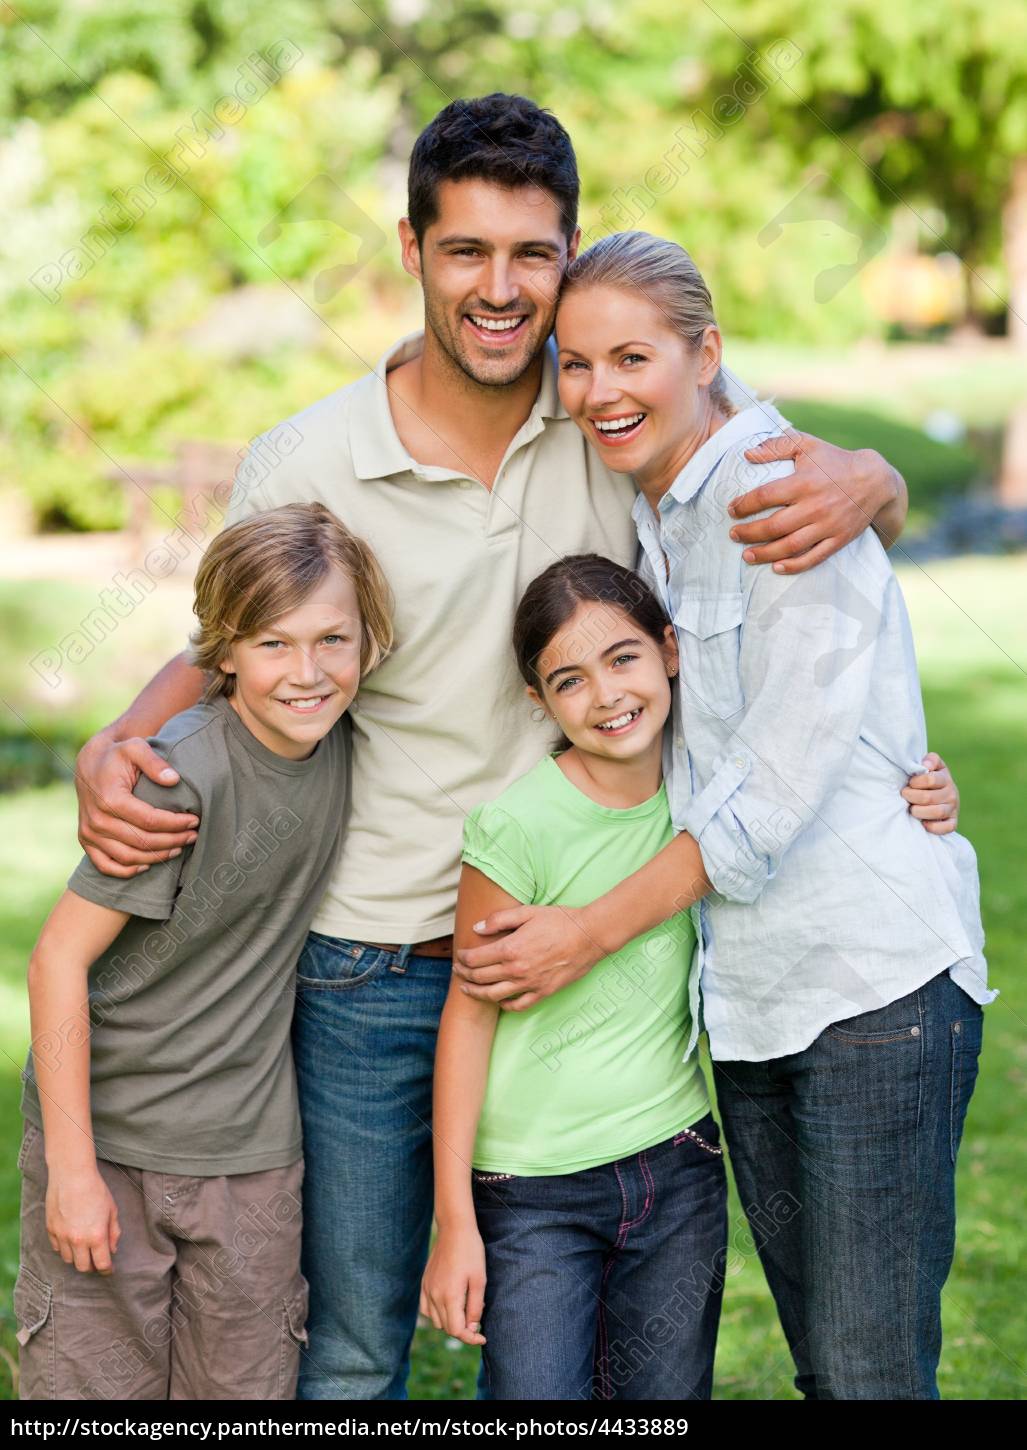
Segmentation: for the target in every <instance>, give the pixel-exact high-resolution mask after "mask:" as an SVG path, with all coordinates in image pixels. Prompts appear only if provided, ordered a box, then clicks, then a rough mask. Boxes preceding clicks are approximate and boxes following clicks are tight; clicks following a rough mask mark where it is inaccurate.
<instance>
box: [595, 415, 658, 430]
mask: <svg viewBox="0 0 1027 1450" xmlns="http://www.w3.org/2000/svg"><path fill="white" fill-rule="evenodd" d="M644 417H645V414H644V413H636V414H635V415H634V417H633V418H611V419H610V420H609V422H606V421H605V420H604V419H602V418H593V419H592V422H593V423H594V424H595V425H596V427H597V428H598V429H599V431H600V433H623V432H624V431H625V430H626V429H628V428H634V426H635V424H636V423H641V421H642V419H643V418H644Z"/></svg>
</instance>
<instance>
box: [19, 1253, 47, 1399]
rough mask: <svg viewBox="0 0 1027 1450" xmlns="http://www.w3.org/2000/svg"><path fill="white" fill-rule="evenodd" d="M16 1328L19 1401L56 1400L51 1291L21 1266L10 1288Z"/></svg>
mask: <svg viewBox="0 0 1027 1450" xmlns="http://www.w3.org/2000/svg"><path fill="white" fill-rule="evenodd" d="M14 1318H15V1322H16V1324H17V1326H18V1345H19V1348H20V1353H19V1356H18V1362H19V1366H20V1379H21V1384H20V1390H19V1394H20V1397H21V1399H23V1400H52V1399H54V1398H56V1383H57V1350H56V1344H55V1342H54V1323H53V1287H52V1285H50V1284H45V1283H44V1282H43V1280H42V1279H37V1278H36V1276H35V1274H33V1272H32V1270H31V1269H27V1268H25V1266H24V1265H22V1266H21V1268H20V1269H19V1270H18V1278H17V1281H16V1283H15V1285H14Z"/></svg>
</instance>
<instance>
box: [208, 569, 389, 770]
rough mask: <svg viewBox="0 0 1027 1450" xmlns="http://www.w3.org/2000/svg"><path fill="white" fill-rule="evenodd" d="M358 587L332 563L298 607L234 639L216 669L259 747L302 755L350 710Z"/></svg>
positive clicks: (358, 628)
mask: <svg viewBox="0 0 1027 1450" xmlns="http://www.w3.org/2000/svg"><path fill="white" fill-rule="evenodd" d="M361 632H362V625H361V619H360V606H359V604H358V603H357V591H356V589H355V588H354V587H353V581H352V579H351V578H350V577H349V575H348V574H347V573H346V572H345V571H344V570H342V569H340V568H338V566H334V567H333V568H332V569H331V570H330V571H329V573H328V574H326V575H325V577H324V579H323V580H322V581H321V583H320V584H319V585H318V586H317V588H316V589H315V590H313V592H312V593H310V594H308V595H307V597H306V599H304V600H303V601H302V602H301V603H300V604H298V605H297V606H296V608H295V609H292V610H290V611H289V613H288V614H283V615H282V616H281V617H280V618H279V619H276V620H275V621H274V622H273V623H272V624H270V625H268V627H267V628H266V629H263V630H261V631H260V632H259V633H258V634H253V635H250V636H248V637H247V638H246V639H240V640H236V642H235V644H233V645H232V646H231V648H230V649H229V651H228V653H227V655H226V656H225V658H224V659H223V660H222V661H221V665H220V668H221V669H222V670H224V672H225V674H226V675H234V676H235V693H234V694H233V695H231V696H230V697H229V704H230V705H231V706H232V708H233V709H234V710H235V712H236V714H237V715H238V716H239V718H240V719H241V720H242V721H243V723H244V724H245V725H246V726H247V727H248V728H249V729H250V730H251V731H252V732H253V734H254V735H255V736H256V737H257V739H258V740H259V741H260V742H261V744H263V745H266V746H267V748H268V749H269V750H273V751H274V752H275V754H276V755H284V756H286V757H287V758H288V759H290V760H302V759H304V757H305V756H308V755H309V754H310V752H311V751H312V750H313V749H314V746H315V745H316V744H317V742H318V741H319V740H320V739H321V737H322V736H324V735H327V734H328V731H329V730H330V729H331V728H332V726H333V725H334V724H335V722H336V720H338V718H339V716H340V715H342V714H343V713H344V712H345V711H346V710H347V708H348V707H349V705H350V703H351V701H352V699H353V696H354V695H355V694H356V692H357V686H358V685H359V683H360V643H361Z"/></svg>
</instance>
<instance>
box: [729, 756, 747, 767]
mask: <svg viewBox="0 0 1027 1450" xmlns="http://www.w3.org/2000/svg"><path fill="white" fill-rule="evenodd" d="M731 764H732V765H737V766H738V769H739V770H744V768H745V767H746V766H747V765H748V764H749V762H748V760H746V758H745V756H744V755H736V756H735V757H734V759H733V760H732V762H731Z"/></svg>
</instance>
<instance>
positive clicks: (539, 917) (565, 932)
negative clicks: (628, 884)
mask: <svg viewBox="0 0 1027 1450" xmlns="http://www.w3.org/2000/svg"><path fill="white" fill-rule="evenodd" d="M474 930H475V931H476V932H477V933H478V935H479V936H495V934H496V933H504V935H502V936H501V937H499V938H498V939H497V940H495V941H491V942H488V943H486V944H485V945H484V946H480V947H469V948H467V949H466V950H464V951H458V952H457V954H456V960H455V961H454V962H453V971H454V972H455V973H456V974H457V976H458V977H462V978H463V979H464V982H465V983H466V985H465V986H463V987H461V989H460V990H461V991H462V992H465V993H466V994H467V996H468V997H476V998H477V999H478V1001H480V1002H498V1003H499V1005H500V1007H502V1009H503V1011H504V1012H523V1011H524V1009H525V1008H526V1007H533V1006H534V1005H535V1003H536V1002H538V1001H539V1000H540V999H541V998H543V997H551V996H552V994H553V993H554V992H559V991H560V989H561V987H566V986H568V985H569V984H570V983H571V982H576V981H577V980H578V978H579V977H583V976H584V975H585V973H586V972H587V971H589V970H591V968H592V967H594V966H595V964H596V962H598V961H599V960H600V959H601V958H602V957H604V956H606V955H607V954H606V952H605V951H604V950H603V948H602V947H601V946H600V945H599V943H598V942H596V941H594V940H593V939H592V937H591V936H590V935H589V933H588V931H587V930H586V928H585V925H584V913H583V912H582V911H580V910H578V909H576V908H574V907H570V906H510V907H505V908H504V909H503V910H502V911H494V912H492V914H491V915H490V916H487V917H486V918H485V920H484V921H476V922H475V923H474Z"/></svg>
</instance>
